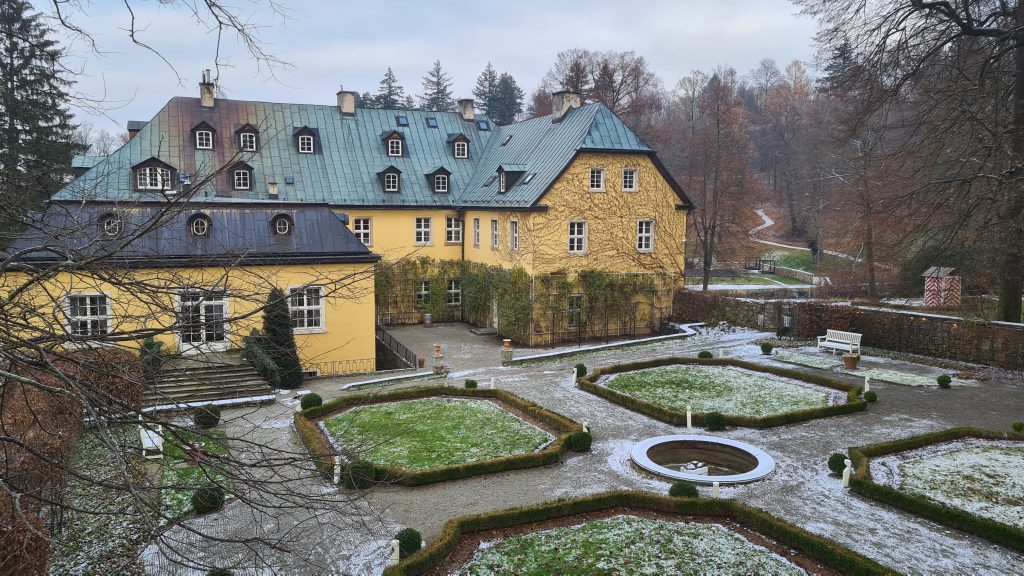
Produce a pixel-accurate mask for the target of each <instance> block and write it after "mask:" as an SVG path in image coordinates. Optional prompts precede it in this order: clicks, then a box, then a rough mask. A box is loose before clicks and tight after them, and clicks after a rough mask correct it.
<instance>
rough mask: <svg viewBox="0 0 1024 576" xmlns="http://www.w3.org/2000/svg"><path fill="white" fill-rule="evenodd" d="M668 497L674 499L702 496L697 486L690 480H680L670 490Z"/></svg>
mask: <svg viewBox="0 0 1024 576" xmlns="http://www.w3.org/2000/svg"><path fill="white" fill-rule="evenodd" d="M668 495H669V496H671V497H673V498H696V497H698V496H700V494H698V493H697V486H696V485H695V484H694V483H693V482H690V481H688V480H680V481H678V482H676V483H674V484H672V487H671V488H669V489H668Z"/></svg>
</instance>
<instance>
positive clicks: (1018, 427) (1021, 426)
mask: <svg viewBox="0 0 1024 576" xmlns="http://www.w3.org/2000/svg"><path fill="white" fill-rule="evenodd" d="M1013 431H1014V432H1016V433H1017V434H1020V433H1021V432H1024V422H1021V421H1020V420H1017V421H1016V422H1014V423H1013Z"/></svg>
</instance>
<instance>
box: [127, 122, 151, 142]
mask: <svg viewBox="0 0 1024 576" xmlns="http://www.w3.org/2000/svg"><path fill="white" fill-rule="evenodd" d="M146 124H149V122H146V121H145V120H129V121H128V126H127V129H128V139H129V140H131V139H132V138H135V137H136V136H138V135H139V132H141V131H142V129H143V128H145V127H146Z"/></svg>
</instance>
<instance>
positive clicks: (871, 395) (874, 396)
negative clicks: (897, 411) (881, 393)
mask: <svg viewBox="0 0 1024 576" xmlns="http://www.w3.org/2000/svg"><path fill="white" fill-rule="evenodd" d="M864 399H865V400H867V401H868V402H874V401H876V400H878V393H877V392H875V391H874V390H868V391H867V392H865V393H864Z"/></svg>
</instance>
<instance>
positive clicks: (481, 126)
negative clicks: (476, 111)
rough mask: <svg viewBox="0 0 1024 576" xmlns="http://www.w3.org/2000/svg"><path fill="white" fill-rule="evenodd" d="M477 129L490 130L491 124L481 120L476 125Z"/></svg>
mask: <svg viewBox="0 0 1024 576" xmlns="http://www.w3.org/2000/svg"><path fill="white" fill-rule="evenodd" d="M476 127H477V128H479V129H481V130H490V129H491V123H490V122H488V121H487V120H480V121H479V122H477V123H476Z"/></svg>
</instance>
